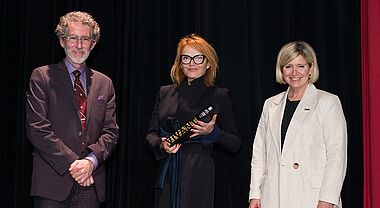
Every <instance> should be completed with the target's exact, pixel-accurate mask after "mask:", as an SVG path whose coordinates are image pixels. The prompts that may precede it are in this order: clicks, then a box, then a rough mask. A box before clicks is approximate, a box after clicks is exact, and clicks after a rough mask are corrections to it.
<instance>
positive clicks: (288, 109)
mask: <svg viewBox="0 0 380 208" xmlns="http://www.w3.org/2000/svg"><path fill="white" fill-rule="evenodd" d="M298 103H300V100H295V101H291V100H289V99H286V105H285V110H284V115H283V117H282V123H281V150H282V147H283V146H284V142H285V135H286V132H287V131H288V127H289V124H290V121H291V120H292V117H293V114H294V112H295V111H296V108H297V106H298Z"/></svg>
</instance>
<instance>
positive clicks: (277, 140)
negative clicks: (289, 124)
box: [268, 93, 287, 155]
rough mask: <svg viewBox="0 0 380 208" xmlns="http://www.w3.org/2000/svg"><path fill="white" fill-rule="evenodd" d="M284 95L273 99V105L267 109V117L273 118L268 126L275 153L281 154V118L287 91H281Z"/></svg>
mask: <svg viewBox="0 0 380 208" xmlns="http://www.w3.org/2000/svg"><path fill="white" fill-rule="evenodd" d="M283 95H284V96H281V97H278V100H274V101H273V105H272V106H271V107H270V109H269V116H268V117H269V118H274V119H271V120H270V121H269V122H270V126H271V128H270V129H271V134H272V139H273V143H274V144H275V146H276V150H277V154H278V155H281V119H278V118H282V116H283V113H284V108H285V99H284V98H286V95H287V93H283Z"/></svg>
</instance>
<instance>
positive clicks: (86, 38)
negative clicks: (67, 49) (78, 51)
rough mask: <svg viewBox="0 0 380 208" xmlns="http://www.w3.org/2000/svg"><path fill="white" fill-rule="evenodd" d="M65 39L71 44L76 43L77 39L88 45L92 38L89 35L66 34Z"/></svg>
mask: <svg viewBox="0 0 380 208" xmlns="http://www.w3.org/2000/svg"><path fill="white" fill-rule="evenodd" d="M65 38H66V39H67V41H68V42H69V43H71V44H77V43H78V41H79V40H81V41H82V44H84V45H88V44H90V43H91V42H92V41H93V40H92V38H91V37H89V36H81V37H79V36H77V35H70V36H66V37H65Z"/></svg>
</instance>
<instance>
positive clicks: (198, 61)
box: [180, 54, 205, 64]
mask: <svg viewBox="0 0 380 208" xmlns="http://www.w3.org/2000/svg"><path fill="white" fill-rule="evenodd" d="M180 59H181V63H183V64H190V62H191V60H193V61H194V63H195V64H203V62H204V61H205V55H201V54H198V55H195V56H193V57H191V56H188V55H181V56H180Z"/></svg>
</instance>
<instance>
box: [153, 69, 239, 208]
mask: <svg viewBox="0 0 380 208" xmlns="http://www.w3.org/2000/svg"><path fill="white" fill-rule="evenodd" d="M210 104H212V105H214V107H215V112H214V113H215V114H217V115H218V116H217V119H216V124H215V126H214V131H213V132H212V133H210V134H209V135H208V136H197V137H194V138H192V139H191V140H190V141H187V142H185V143H184V144H183V145H182V146H181V148H180V150H179V151H178V152H177V153H176V154H174V155H173V154H172V155H170V154H168V153H166V152H165V150H163V149H160V143H161V138H162V137H164V136H168V135H162V132H166V133H167V132H171V133H173V131H174V130H175V129H173V120H175V122H177V127H178V126H182V125H183V124H184V123H186V122H187V121H188V120H189V119H191V118H192V117H193V116H194V115H196V114H197V113H199V112H200V111H202V110H203V109H204V108H205V107H207V106H208V105H210ZM211 118H212V115H209V116H208V117H206V120H205V122H209V121H210V120H211ZM174 126H175V125H174ZM160 129H161V130H160ZM210 135H211V136H210ZM210 138H211V140H210ZM146 140H147V142H148V143H149V145H150V146H151V147H152V149H153V150H154V153H155V156H156V159H157V160H159V171H161V170H162V166H163V164H164V162H165V160H166V161H167V159H168V157H172V158H174V159H178V161H179V164H178V166H176V167H177V168H178V170H176V171H177V172H175V171H174V172H173V168H174V165H173V161H175V160H174V159H173V160H172V161H171V163H170V165H169V168H168V169H169V170H168V171H167V173H166V175H164V176H165V178H164V181H163V187H161V188H162V189H160V188H159V189H157V191H156V199H155V207H160V208H168V207H181V208H193V207H197V208H212V207H214V180H215V166H214V161H213V158H212V152H213V145H214V144H217V145H220V146H222V147H223V148H225V149H226V150H227V151H230V152H235V151H237V150H238V149H239V148H240V145H241V141H240V138H239V136H238V132H237V130H236V126H235V119H234V116H233V113H232V107H231V100H230V98H229V96H228V90H227V89H222V88H219V87H206V86H205V84H204V81H203V77H201V78H198V79H196V80H194V81H193V82H191V85H189V84H188V83H187V82H183V83H182V84H181V85H180V86H179V87H178V86H176V85H168V86H162V87H161V88H160V91H159V93H158V96H157V99H156V103H155V106H154V110H153V114H152V118H151V122H150V126H149V130H148V134H147V137H146ZM174 169H175V168H174ZM176 174H177V175H176ZM175 177H178V179H179V184H177V185H178V186H176V188H178V189H179V199H178V200H177V202H178V203H177V204H176V205H173V204H172V205H170V201H171V200H173V195H172V196H171V194H173V192H172V190H170V189H171V188H173V186H171V185H170V184H171V183H173V181H174V180H173V178H175Z"/></svg>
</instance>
